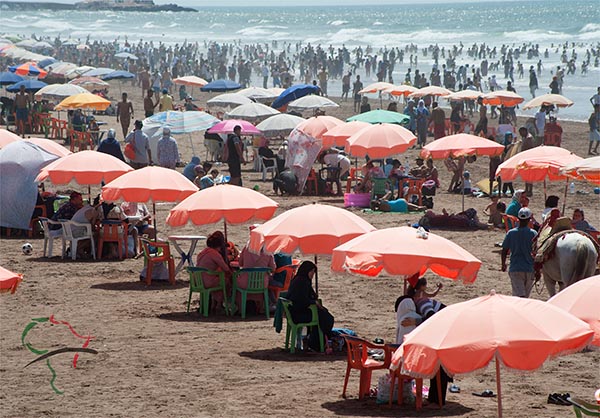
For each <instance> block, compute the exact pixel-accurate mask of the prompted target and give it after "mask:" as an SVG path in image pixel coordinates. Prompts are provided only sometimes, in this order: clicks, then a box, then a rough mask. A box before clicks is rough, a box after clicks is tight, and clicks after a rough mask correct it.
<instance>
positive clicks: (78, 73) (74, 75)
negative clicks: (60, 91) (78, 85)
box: [65, 65, 96, 80]
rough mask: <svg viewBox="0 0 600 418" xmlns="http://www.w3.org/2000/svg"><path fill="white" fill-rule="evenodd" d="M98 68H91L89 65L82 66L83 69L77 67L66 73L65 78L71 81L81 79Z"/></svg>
mask: <svg viewBox="0 0 600 418" xmlns="http://www.w3.org/2000/svg"><path fill="white" fill-rule="evenodd" d="M94 68H96V67H91V66H89V65H82V66H81V67H75V68H73V69H72V70H69V71H67V72H66V73H65V77H67V78H68V79H69V80H71V79H74V78H77V77H80V76H81V75H82V74H85V73H87V72H88V71H90V70H93V69H94Z"/></svg>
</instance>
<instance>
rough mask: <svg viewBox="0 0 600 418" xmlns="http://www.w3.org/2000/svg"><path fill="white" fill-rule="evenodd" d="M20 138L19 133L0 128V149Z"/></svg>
mask: <svg viewBox="0 0 600 418" xmlns="http://www.w3.org/2000/svg"><path fill="white" fill-rule="evenodd" d="M20 140H21V137H20V136H19V135H16V134H13V133H12V132H11V131H7V130H6V129H0V149H2V148H3V147H5V146H7V145H8V144H10V143H11V142H15V141H20Z"/></svg>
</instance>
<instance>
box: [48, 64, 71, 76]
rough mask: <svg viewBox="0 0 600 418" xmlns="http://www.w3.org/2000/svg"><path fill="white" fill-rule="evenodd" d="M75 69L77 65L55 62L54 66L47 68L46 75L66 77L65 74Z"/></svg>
mask: <svg viewBox="0 0 600 418" xmlns="http://www.w3.org/2000/svg"><path fill="white" fill-rule="evenodd" d="M76 68H77V64H73V63H72V62H61V61H59V62H55V63H54V64H51V65H49V66H48V74H51V75H54V76H59V77H66V76H67V73H68V72H70V71H72V70H74V69H76Z"/></svg>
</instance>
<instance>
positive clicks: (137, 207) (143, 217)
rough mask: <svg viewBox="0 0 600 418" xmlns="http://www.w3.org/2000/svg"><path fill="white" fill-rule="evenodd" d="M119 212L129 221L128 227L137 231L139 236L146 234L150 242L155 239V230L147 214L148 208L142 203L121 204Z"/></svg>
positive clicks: (150, 217)
mask: <svg viewBox="0 0 600 418" xmlns="http://www.w3.org/2000/svg"><path fill="white" fill-rule="evenodd" d="M121 210H122V211H123V213H124V214H125V215H126V216H127V217H128V218H134V219H130V221H131V222H130V225H132V226H134V227H135V229H137V231H138V234H139V235H143V234H146V235H148V238H150V239H151V240H155V239H156V230H155V229H154V227H153V226H152V224H151V223H150V222H151V220H152V216H151V215H150V212H148V208H147V207H146V205H145V204H143V203H136V202H123V203H121Z"/></svg>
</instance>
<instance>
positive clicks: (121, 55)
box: [115, 52, 138, 60]
mask: <svg viewBox="0 0 600 418" xmlns="http://www.w3.org/2000/svg"><path fill="white" fill-rule="evenodd" d="M115 58H123V59H128V60H137V59H138V57H136V56H135V55H133V54H130V53H129V52H119V53H118V54H115Z"/></svg>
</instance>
